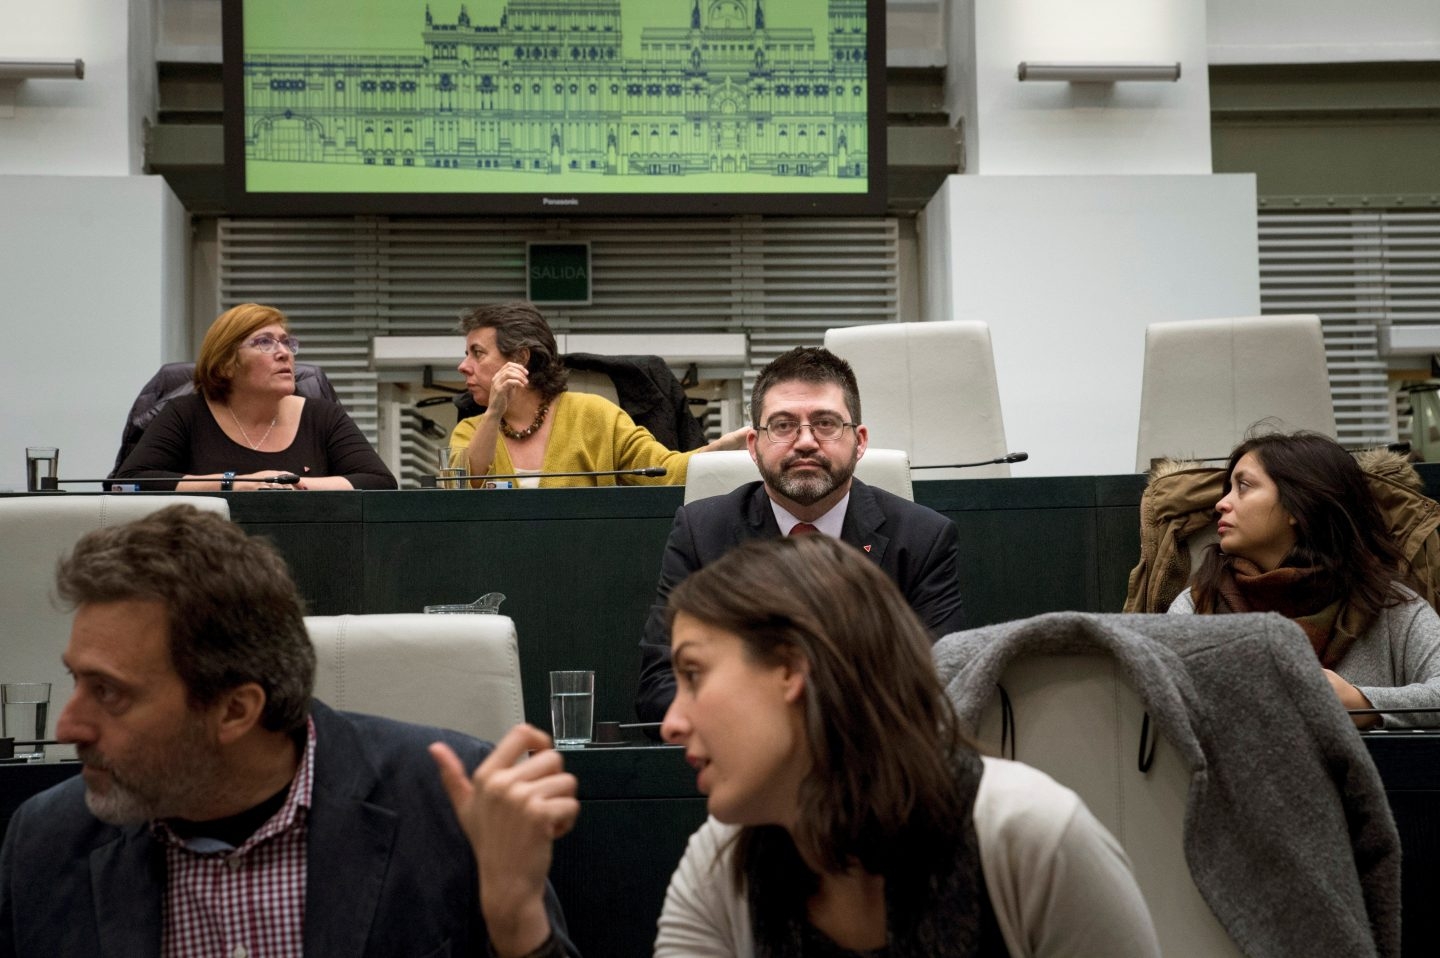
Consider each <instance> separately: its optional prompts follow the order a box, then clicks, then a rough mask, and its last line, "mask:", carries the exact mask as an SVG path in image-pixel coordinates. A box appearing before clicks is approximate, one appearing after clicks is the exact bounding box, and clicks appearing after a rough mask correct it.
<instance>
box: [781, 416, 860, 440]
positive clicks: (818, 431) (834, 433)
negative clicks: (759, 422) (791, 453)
mask: <svg viewBox="0 0 1440 958" xmlns="http://www.w3.org/2000/svg"><path fill="white" fill-rule="evenodd" d="M846 426H850V427H851V428H854V426H855V423H853V422H846V421H845V420H843V419H841V418H840V417H839V416H816V417H815V418H814V419H812V420H810V421H809V422H800V421H799V420H798V419H772V420H770V422H769V423H767V424H766V425H764V426H761V427H760V431H761V432H763V433H765V434H766V435H768V436H769V437H770V441H771V442H773V443H779V444H781V445H784V444H787V443H792V442H794V441H795V440H796V439H798V438H799V437H800V430H801V429H809V430H810V435H812V436H814V437H815V441H816V442H834V441H835V440H837V439H839V438H840V437H841V436H843V435H844V434H845V427H846Z"/></svg>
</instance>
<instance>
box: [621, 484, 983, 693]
mask: <svg viewBox="0 0 1440 958" xmlns="http://www.w3.org/2000/svg"><path fill="white" fill-rule="evenodd" d="M779 537H780V526H779V525H778V524H777V523H776V522H775V511H774V509H772V508H771V506H770V497H769V496H768V495H767V494H766V492H765V486H764V484H763V483H760V482H751V483H747V484H746V485H743V486H741V487H740V488H738V489H736V490H735V491H733V492H731V493H728V494H727V495H723V496H713V497H711V498H709V499H700V500H698V501H696V502H692V503H690V504H689V505H687V506H681V507H680V511H679V512H677V513H675V525H674V526H673V527H672V528H671V529H670V539H669V541H668V542H666V543H665V556H664V558H663V559H662V560H661V563H660V583H659V585H658V586H657V587H656V589H655V602H654V604H653V605H651V606H650V617H649V618H648V619H647V620H646V622H645V635H644V637H643V638H642V639H641V640H640V692H639V694H638V695H637V696H636V698H635V712H636V714H637V715H639V716H640V721H642V722H658V721H660V720H661V719H663V718H664V717H665V710H666V709H667V708H669V707H670V700H671V699H673V698H674V697H675V676H674V674H673V673H672V672H671V671H670V630H669V629H667V628H666V627H665V602H666V600H667V599H668V598H669V597H670V590H671V589H673V588H675V586H676V585H677V584H679V582H680V581H681V580H682V579H684V578H685V577H686V576H688V575H689V574H690V573H692V572H694V571H695V570H696V569H699V568H700V567H701V566H703V565H705V564H707V563H710V562H714V561H715V560H716V559H718V558H720V557H721V556H722V555H724V554H725V553H726V552H728V551H730V549H732V548H734V547H735V546H737V545H739V544H740V543H742V542H745V541H748V540H750V539H778V538H779ZM840 538H841V539H843V540H844V541H846V542H848V543H850V544H851V545H853V546H855V547H857V548H859V549H861V550H862V551H863V552H864V553H865V554H866V555H867V556H869V557H870V560H871V561H872V562H874V563H875V564H876V565H878V566H879V567H880V568H881V570H882V571H884V572H885V574H886V575H888V576H889V577H890V578H891V579H892V580H894V582H895V584H896V585H898V586H899V587H900V591H901V592H903V593H904V594H905V599H906V601H908V602H909V603H910V607H911V608H912V609H914V610H915V614H916V615H918V616H919V617H920V621H921V622H923V623H925V627H926V628H927V629H929V630H930V635H931V637H932V638H939V637H940V636H942V635H948V634H950V633H951V632H958V631H960V630H961V629H963V628H964V627H965V623H964V610H963V605H962V603H961V601H960V534H959V532H957V531H956V529H955V524H954V523H953V522H951V521H950V520H949V519H946V518H945V517H944V516H942V515H940V513H938V512H936V511H934V510H933V509H929V508H927V507H925V506H921V505H917V504H915V503H913V502H911V501H909V500H908V499H902V498H901V497H899V496H896V495H892V494H891V493H888V492H886V491H885V490H883V489H874V488H871V487H870V486H867V485H865V483H863V482H861V481H860V480H858V479H854V480H852V481H851V484H850V505H849V507H848V508H847V509H846V511H845V522H844V524H843V525H842V526H841V528H840Z"/></svg>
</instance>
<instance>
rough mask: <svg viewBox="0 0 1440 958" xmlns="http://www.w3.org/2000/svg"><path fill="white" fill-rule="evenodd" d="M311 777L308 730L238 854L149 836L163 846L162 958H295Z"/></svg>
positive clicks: (167, 835)
mask: <svg viewBox="0 0 1440 958" xmlns="http://www.w3.org/2000/svg"><path fill="white" fill-rule="evenodd" d="M314 774H315V723H314V722H313V721H311V722H310V728H309V731H308V733H307V736H306V741H305V752H304V754H303V755H301V756H300V763H299V767H298V768H296V770H295V778H294V779H293V780H292V781H291V783H290V794H289V795H287V796H286V798H285V803H284V804H283V805H281V806H280V809H279V811H277V812H276V813H275V814H274V815H272V816H271V817H270V819H269V820H268V821H267V822H265V824H263V825H261V826H260V828H259V829H258V830H256V832H255V834H253V835H251V836H250V837H249V838H248V839H246V840H245V842H244V843H243V844H241V846H240V847H239V848H231V847H230V846H228V845H226V844H224V843H223V842H220V841H217V840H215V839H191V840H189V841H186V840H183V839H181V838H180V837H179V836H177V835H176V834H175V833H174V832H173V831H171V830H170V828H169V827H168V826H167V825H166V824H165V823H164V822H155V823H153V824H152V825H151V829H152V831H153V833H154V835H155V837H156V838H157V839H158V840H159V841H161V842H162V843H163V844H164V845H165V868H166V875H167V882H166V886H165V917H164V931H163V933H162V937H161V943H160V954H161V956H162V958H189V956H192V955H206V956H214V958H302V956H303V954H304V950H305V949H304V944H305V942H304V920H305V847H306V828H305V819H306V813H307V812H308V811H309V809H310V788H311V784H312V782H313V781H314Z"/></svg>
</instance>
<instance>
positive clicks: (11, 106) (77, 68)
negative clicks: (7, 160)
mask: <svg viewBox="0 0 1440 958" xmlns="http://www.w3.org/2000/svg"><path fill="white" fill-rule="evenodd" d="M83 79H85V61H84V60H80V59H75V60H29V59H20V58H18V57H0V117H4V116H14V115H15V91H16V90H17V89H19V87H20V83H21V81H24V80H83Z"/></svg>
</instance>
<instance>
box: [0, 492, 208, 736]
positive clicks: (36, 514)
mask: <svg viewBox="0 0 1440 958" xmlns="http://www.w3.org/2000/svg"><path fill="white" fill-rule="evenodd" d="M176 503H185V504H187V505H192V506H195V507H196V508H197V509H203V510H205V511H208V512H216V513H219V514H220V515H222V516H224V517H225V518H227V519H228V518H230V505H229V503H227V502H226V501H225V500H224V499H222V498H220V497H219V496H162V495H154V494H149V493H143V494H140V493H137V494H121V495H101V496H95V495H79V494H73V493H64V494H48V495H39V496H30V497H18V496H17V497H14V498H8V499H0V543H4V547H3V548H0V623H3V631H0V643H3V649H4V651H3V652H0V681H3V682H49V683H50V708H49V714H48V716H47V717H46V735H47V736H52V735H53V734H54V732H55V719H56V718H57V717H58V716H59V714H60V710H61V709H62V708H63V707H64V706H65V701H66V699H68V698H69V696H70V676H69V674H68V673H66V671H65V667H64V666H63V665H61V663H60V655H61V653H63V652H64V651H65V646H66V644H67V643H68V642H69V641H70V619H71V616H70V613H69V612H67V611H61V609H60V607H59V606H58V604H57V602H56V599H55V565H56V563H57V562H58V561H59V560H60V557H61V556H62V555H66V554H68V553H69V552H70V550H71V549H72V548H73V547H74V545H75V543H76V541H78V540H79V538H80V537H81V536H83V535H84V534H85V533H87V532H90V531H91V530H93V529H103V528H106V527H108V526H116V525H121V524H123V523H126V522H130V521H132V520H134V519H139V518H141V517H142V516H145V515H148V514H149V513H151V512H154V511H156V510H157V509H162V508H164V507H165V506H171V505H175V504H176Z"/></svg>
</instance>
